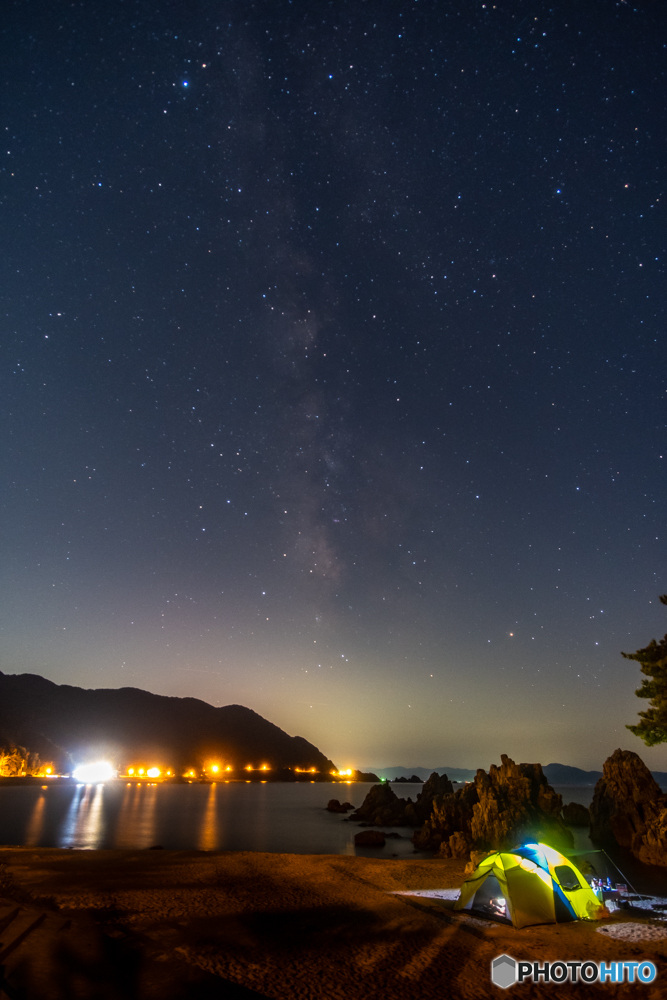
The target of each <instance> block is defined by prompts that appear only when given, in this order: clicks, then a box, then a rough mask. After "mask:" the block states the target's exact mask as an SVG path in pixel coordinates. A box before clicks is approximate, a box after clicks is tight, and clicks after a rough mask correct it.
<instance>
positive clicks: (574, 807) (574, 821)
mask: <svg viewBox="0 0 667 1000" xmlns="http://www.w3.org/2000/svg"><path fill="white" fill-rule="evenodd" d="M563 822H564V823H565V826H590V823H591V814H590V813H589V811H588V809H587V808H586V806H582V805H581V803H580V802H568V804H567V805H566V806H563Z"/></svg>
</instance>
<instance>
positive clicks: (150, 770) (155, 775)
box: [146, 767, 160, 778]
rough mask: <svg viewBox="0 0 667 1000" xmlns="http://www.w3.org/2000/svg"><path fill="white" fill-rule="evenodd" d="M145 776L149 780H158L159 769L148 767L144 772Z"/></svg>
mask: <svg viewBox="0 0 667 1000" xmlns="http://www.w3.org/2000/svg"><path fill="white" fill-rule="evenodd" d="M146 774H147V775H148V777H149V778H159V777H160V768H159V767H149V768H148V771H147V772H146Z"/></svg>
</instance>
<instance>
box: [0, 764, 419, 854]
mask: <svg viewBox="0 0 667 1000" xmlns="http://www.w3.org/2000/svg"><path fill="white" fill-rule="evenodd" d="M371 787H372V786H371V785H370V784H365V783H361V782H360V783H351V784H349V785H348V784H341V785H330V784H316V783H313V784H311V783H310V782H308V783H303V784H301V783H298V784H297V783H294V784H291V783H286V784H278V783H275V784H272V783H269V782H267V783H266V784H261V783H255V782H253V783H252V784H250V783H249V784H246V783H245V782H242V783H236V782H230V783H227V782H218V783H217V784H211V785H205V784H192V785H188V784H186V785H167V784H164V785H162V784H154V785H150V784H132V785H126V784H124V783H122V782H109V783H107V784H104V785H76V784H72V785H62V784H60V785H51V786H47V787H46V788H45V789H42V788H39V787H38V788H34V787H27V786H24V785H14V786H9V787H5V788H0V844H5V845H8V844H22V845H26V846H31V847H71V848H77V849H79V850H81V849H89V850H93V849H96V848H128V849H132V848H137V849H142V848H148V847H153V846H155V845H157V844H160V845H161V846H162V847H164V848H167V849H178V850H191V849H198V850H205V851H269V852H279V853H289V854H359V855H364V856H377V853H378V852H377V850H375V851H372V850H371V849H368V848H366V849H364V848H355V846H354V835H355V833H358V832H359V827H358V826H357V825H356V824H355V823H345V822H343V819H344V816H343V815H340V814H337V813H329V812H327V811H326V809H325V806H326V804H327V802H328V801H329V799H331V798H337V799H339V800H340V801H341V802H344V801H347V802H351V803H352V804H353V805H354V806H360V805H361V803H362V802H363V800H364V798H365V797H366V795H367V793H368V790H369V788H371ZM395 787H396V793H397V794H398V795H399V796H401V797H402V798H403V797H407V796H408V795H410V796H411V797H412V798H413V799H414V798H415V797H416V794H417V792H419V790H420V788H421V786H417V785H414V786H407V787H406V786H405V785H402V786H395ZM395 832H396V833H398V834H400V835H401V836H400V838H396V839H394V838H392V839H390V840H388V841H387V846H386V847H385V848H384V851H383V852H382V853H383V856H385V855H387V856H391V855H392V854H396V855H398V856H400V857H406V856H408V857H416V856H418V855H416V854H415V852H414V848H413V846H412V843H411V842H410V837H411V836H412V833H413V830H412V829H411V828H407V827H406V828H402V827H398V828H396V830H395ZM419 856H421V857H424V855H423V854H422V855H419Z"/></svg>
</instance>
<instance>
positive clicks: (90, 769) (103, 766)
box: [74, 760, 116, 784]
mask: <svg viewBox="0 0 667 1000" xmlns="http://www.w3.org/2000/svg"><path fill="white" fill-rule="evenodd" d="M74 777H75V778H76V780H77V781H85V782H86V783H87V784H92V783H93V782H98V781H110V780H111V779H112V778H115V777H116V771H115V770H114V769H113V767H112V766H111V764H109V763H108V761H102V760H100V761H98V762H97V763H96V764H79V766H78V767H77V768H75V769H74Z"/></svg>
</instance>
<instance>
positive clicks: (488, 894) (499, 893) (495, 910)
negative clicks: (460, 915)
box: [466, 875, 512, 924]
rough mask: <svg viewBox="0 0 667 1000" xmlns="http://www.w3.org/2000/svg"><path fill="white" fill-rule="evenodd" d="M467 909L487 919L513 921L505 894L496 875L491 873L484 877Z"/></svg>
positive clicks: (508, 922) (506, 922)
mask: <svg viewBox="0 0 667 1000" xmlns="http://www.w3.org/2000/svg"><path fill="white" fill-rule="evenodd" d="M466 909H469V912H471V913H475V914H477V916H479V917H485V918H486V919H487V920H499V921H500V922H501V923H503V924H511V923H512V921H511V919H510V915H509V910H508V907H507V900H506V899H505V894H504V892H503V890H502V889H501V888H500V882H499V881H498V879H497V878H496V876H495V875H489V876H488V877H487V878H485V879H484V882H483V883H482V885H480V887H479V889H478V890H477V892H476V893H475V895H474V896H473V899H472V901H471V905H470V907H469V908H468V907H466Z"/></svg>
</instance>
